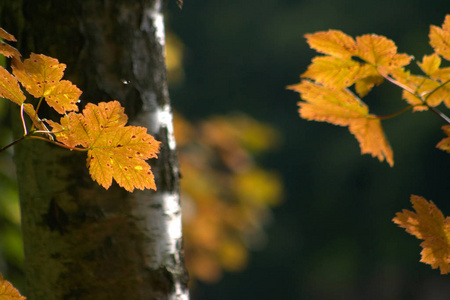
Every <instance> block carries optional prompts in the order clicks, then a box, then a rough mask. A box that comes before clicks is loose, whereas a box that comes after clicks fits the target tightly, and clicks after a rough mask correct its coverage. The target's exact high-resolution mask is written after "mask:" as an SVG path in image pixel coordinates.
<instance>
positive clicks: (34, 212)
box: [0, 0, 188, 300]
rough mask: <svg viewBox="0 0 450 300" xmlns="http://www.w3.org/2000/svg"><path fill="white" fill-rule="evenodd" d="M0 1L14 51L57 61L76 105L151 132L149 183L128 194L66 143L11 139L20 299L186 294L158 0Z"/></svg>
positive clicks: (180, 296) (182, 296)
mask: <svg viewBox="0 0 450 300" xmlns="http://www.w3.org/2000/svg"><path fill="white" fill-rule="evenodd" d="M4 1H5V3H4V4H3V7H2V11H1V14H2V24H0V26H2V27H3V28H5V29H6V30H7V31H10V32H11V33H12V34H14V35H16V38H18V40H19V44H18V47H19V48H20V50H21V52H22V54H23V56H24V58H26V57H28V55H29V53H30V52H35V53H42V54H45V55H49V56H52V57H55V58H57V59H58V60H59V61H60V62H62V63H65V64H67V68H66V73H65V74H66V75H65V79H69V80H71V81H73V82H74V84H76V85H77V86H78V87H79V88H80V89H81V90H82V91H83V95H82V96H81V100H82V103H81V105H83V104H85V103H86V102H87V101H89V102H100V101H110V100H119V101H120V102H121V103H122V105H123V106H124V107H125V112H126V113H127V114H128V116H129V121H130V123H131V124H132V125H139V126H144V127H147V128H148V132H149V133H150V134H152V135H153V136H155V138H156V139H157V140H159V141H161V142H162V147H161V153H160V154H159V158H158V159H157V160H153V161H151V165H152V171H153V173H154V174H155V181H156V184H157V189H158V190H157V191H156V192H154V191H151V190H146V191H136V192H134V193H128V192H126V191H124V190H123V189H121V188H119V187H118V186H117V185H114V184H113V186H112V187H111V188H110V189H109V190H108V191H106V190H104V189H103V188H102V187H100V186H98V185H97V184H96V183H94V182H93V181H92V179H90V176H89V174H88V170H87V168H86V157H85V155H83V154H80V153H75V152H76V151H68V150H64V149H60V148H58V147H56V146H53V145H51V144H48V143H45V142H42V141H36V140H34V141H33V140H26V141H24V142H22V143H19V144H18V145H17V147H16V149H15V161H16V164H17V175H18V182H19V190H20V202H21V203H20V205H21V211H22V231H23V236H24V247H25V272H26V276H27V291H26V293H25V294H26V295H27V296H28V299H30V300H34V299H43V300H52V299H55V300H56V299H57V300H61V299H83V300H85V299H127V300H133V299H188V291H187V273H186V271H185V269H184V264H183V255H182V234H181V210H180V203H179V193H178V162H177V158H176V153H175V142H174V137H173V130H172V128H173V126H172V119H171V118H172V114H171V108H170V103H169V98H168V92H167V83H166V70H165V64H164V59H163V50H164V24H163V16H162V11H161V10H162V7H161V6H162V3H161V1H162V0H141V1H133V0H114V1H108V0H80V1H59V0H40V1H36V0H21V1H20V0H8V1H6V0H4ZM0 6H1V5H0ZM21 14H22V15H21ZM9 26H11V27H9ZM14 117H16V116H14ZM48 117H49V118H51V117H52V114H51V113H49V114H48Z"/></svg>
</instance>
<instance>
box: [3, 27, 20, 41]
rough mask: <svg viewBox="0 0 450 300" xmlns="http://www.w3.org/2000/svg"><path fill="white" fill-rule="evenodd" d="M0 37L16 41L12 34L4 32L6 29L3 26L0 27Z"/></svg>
mask: <svg viewBox="0 0 450 300" xmlns="http://www.w3.org/2000/svg"><path fill="white" fill-rule="evenodd" d="M0 38H2V39H4V40H7V41H12V42H17V40H16V38H15V37H14V36H13V35H12V34H9V33H8V32H6V30H5V29H3V28H0Z"/></svg>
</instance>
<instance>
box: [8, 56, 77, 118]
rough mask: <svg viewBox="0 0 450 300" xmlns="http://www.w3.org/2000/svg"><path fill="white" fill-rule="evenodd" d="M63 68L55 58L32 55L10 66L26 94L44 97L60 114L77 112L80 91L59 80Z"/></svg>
mask: <svg viewBox="0 0 450 300" xmlns="http://www.w3.org/2000/svg"><path fill="white" fill-rule="evenodd" d="M65 68H66V65H65V64H62V63H59V62H58V60H57V59H55V58H51V57H49V56H45V55H43V54H34V53H31V55H30V58H28V59H26V60H25V61H24V62H23V63H22V62H20V61H18V60H14V61H13V64H12V70H13V74H14V76H16V78H17V79H18V80H19V81H20V83H21V84H22V85H23V87H25V89H26V90H27V92H28V93H30V94H31V95H33V96H34V97H36V98H40V97H44V98H45V101H46V102H47V103H48V105H50V106H51V107H53V108H54V109H55V110H56V111H57V112H58V113H60V114H64V113H65V112H67V111H78V106H77V102H78V99H79V97H80V95H81V90H79V89H78V88H77V87H76V86H75V85H73V84H72V83H71V82H70V81H68V80H61V78H62V77H63V75H64V70H65Z"/></svg>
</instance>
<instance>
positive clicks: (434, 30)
mask: <svg viewBox="0 0 450 300" xmlns="http://www.w3.org/2000/svg"><path fill="white" fill-rule="evenodd" d="M429 38H430V45H431V46H432V47H433V48H434V51H435V52H436V53H437V54H439V55H440V56H442V57H443V58H445V59H446V60H450V15H447V16H446V17H445V20H444V23H443V24H442V28H440V27H437V26H433V25H431V26H430V34H429Z"/></svg>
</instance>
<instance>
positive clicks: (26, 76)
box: [0, 28, 160, 192]
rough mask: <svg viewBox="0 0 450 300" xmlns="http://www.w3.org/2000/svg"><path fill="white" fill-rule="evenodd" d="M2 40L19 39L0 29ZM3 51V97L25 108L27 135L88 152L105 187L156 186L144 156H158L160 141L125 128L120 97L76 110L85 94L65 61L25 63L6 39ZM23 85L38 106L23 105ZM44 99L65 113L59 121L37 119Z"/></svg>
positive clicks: (144, 132) (92, 171)
mask: <svg viewBox="0 0 450 300" xmlns="http://www.w3.org/2000/svg"><path fill="white" fill-rule="evenodd" d="M0 39H2V40H6V41H16V39H15V38H14V36H12V35H11V34H9V33H7V32H6V31H5V30H3V29H1V28H0ZM0 54H3V55H4V56H6V57H8V58H11V69H12V73H9V72H8V71H7V70H6V69H5V68H3V67H1V66H0V97H4V98H6V99H9V100H11V101H12V102H13V103H15V104H17V105H19V106H20V107H21V112H22V115H21V117H22V123H23V127H24V137H26V138H37V139H44V140H46V141H49V142H51V143H54V144H57V145H59V146H62V147H65V148H68V149H71V150H80V151H86V152H87V156H88V157H87V166H88V167H89V173H90V175H91V177H92V179H93V180H95V181H97V182H98V183H99V184H100V185H102V186H103V187H104V188H106V189H108V188H109V187H110V186H111V184H112V180H113V179H114V180H115V181H116V182H117V183H118V184H119V186H121V187H123V188H125V189H126V190H127V191H129V192H132V191H133V190H134V189H135V188H137V189H141V190H143V189H146V188H150V189H154V190H156V185H155V181H154V177H153V173H152V171H151V169H150V165H149V164H148V163H147V162H146V160H148V159H151V158H156V157H157V153H158V152H159V146H160V142H158V141H156V140H155V139H154V138H153V137H152V136H151V135H149V134H148V133H147V129H146V128H144V127H138V126H127V125H126V123H127V120H128V118H127V116H126V114H125V113H124V108H123V107H122V106H121V105H120V103H119V102H118V101H111V102H101V103H99V104H98V105H95V104H92V103H88V104H87V105H86V106H85V108H84V109H83V111H82V113H77V111H78V105H77V104H78V102H79V101H80V100H79V98H80V96H81V93H82V92H81V90H80V89H79V88H78V87H77V86H76V85H74V84H73V83H72V82H70V81H69V80H62V78H63V76H64V70H65V68H66V65H65V64H63V63H59V62H58V60H57V59H55V58H51V57H48V56H45V55H43V54H35V53H31V55H30V58H28V59H25V60H24V61H22V60H21V54H20V53H19V51H17V49H15V48H14V47H12V46H11V45H9V44H7V43H5V42H4V41H1V43H0ZM19 83H20V85H21V86H22V87H23V88H25V90H26V91H27V92H28V93H29V94H30V95H31V96H33V97H35V98H38V99H39V100H38V103H37V105H36V106H34V105H33V104H32V103H25V101H26V100H27V97H26V96H25V94H24V93H23V91H22V89H21V87H20V85H19ZM42 101H45V102H46V103H47V104H48V105H49V106H50V107H52V108H53V109H54V110H55V111H56V112H58V113H59V114H61V115H63V117H61V119H60V121H59V122H55V121H51V120H41V119H40V118H39V117H38V111H39V108H40V106H41V103H42ZM24 112H25V114H27V115H28V116H29V118H30V119H31V121H32V126H31V128H27V126H26V124H25V120H24V117H23V113H24ZM48 126H50V127H51V128H52V130H49V129H48ZM55 139H56V140H55Z"/></svg>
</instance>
